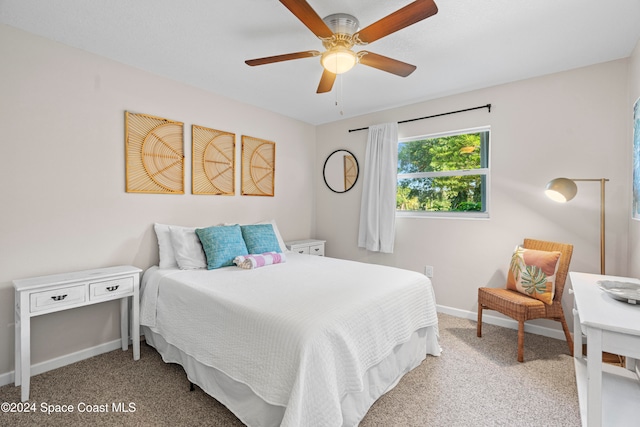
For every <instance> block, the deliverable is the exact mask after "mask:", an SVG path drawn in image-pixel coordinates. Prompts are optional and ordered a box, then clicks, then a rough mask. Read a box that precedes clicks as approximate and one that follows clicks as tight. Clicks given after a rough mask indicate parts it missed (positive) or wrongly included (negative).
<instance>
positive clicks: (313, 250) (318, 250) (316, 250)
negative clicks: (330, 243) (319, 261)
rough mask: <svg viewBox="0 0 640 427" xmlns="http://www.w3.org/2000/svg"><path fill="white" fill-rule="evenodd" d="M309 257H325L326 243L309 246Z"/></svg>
mask: <svg viewBox="0 0 640 427" xmlns="http://www.w3.org/2000/svg"><path fill="white" fill-rule="evenodd" d="M308 254H309V255H318V256H324V243H322V244H320V245H312V246H309V252H308Z"/></svg>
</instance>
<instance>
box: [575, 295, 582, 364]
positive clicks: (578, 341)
mask: <svg viewBox="0 0 640 427" xmlns="http://www.w3.org/2000/svg"><path fill="white" fill-rule="evenodd" d="M574 307H575V302H574ZM573 357H576V358H582V327H581V325H580V313H578V310H577V309H576V308H574V309H573Z"/></svg>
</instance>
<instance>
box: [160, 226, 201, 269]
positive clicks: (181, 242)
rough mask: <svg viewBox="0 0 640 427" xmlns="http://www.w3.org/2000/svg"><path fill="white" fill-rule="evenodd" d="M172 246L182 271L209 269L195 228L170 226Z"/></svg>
mask: <svg viewBox="0 0 640 427" xmlns="http://www.w3.org/2000/svg"><path fill="white" fill-rule="evenodd" d="M169 230H170V231H171V233H170V234H171V246H173V253H174V255H175V257H176V262H177V263H178V267H179V268H180V269H181V270H198V269H202V268H207V258H206V256H205V254H204V249H202V243H200V238H199V237H198V235H197V234H196V229H195V228H187V227H176V226H173V225H171V226H169Z"/></svg>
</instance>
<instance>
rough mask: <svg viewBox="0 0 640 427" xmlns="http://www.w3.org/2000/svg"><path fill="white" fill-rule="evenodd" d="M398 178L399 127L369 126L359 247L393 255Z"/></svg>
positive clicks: (394, 124) (386, 124) (392, 125)
mask: <svg viewBox="0 0 640 427" xmlns="http://www.w3.org/2000/svg"><path fill="white" fill-rule="evenodd" d="M397 176H398V124H397V123H384V124H380V125H375V126H370V127H369V137H368V139H367V150H366V154H365V161H364V181H363V182H364V184H363V190H362V201H361V204H360V229H359V232H358V246H359V247H361V248H366V249H368V250H370V251H374V252H385V253H393V241H394V238H395V228H396V185H397Z"/></svg>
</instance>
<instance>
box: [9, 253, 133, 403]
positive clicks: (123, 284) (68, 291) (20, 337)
mask: <svg viewBox="0 0 640 427" xmlns="http://www.w3.org/2000/svg"><path fill="white" fill-rule="evenodd" d="M141 271H142V270H140V269H139V268H136V267H131V266H127V265H124V266H118V267H108V268H98V269H95V270H86V271H77V272H73V273H65V274H54V275H51V276H41V277H34V278H30V279H20V280H14V281H13V286H14V288H15V296H16V311H15V322H16V325H15V333H16V335H15V372H14V375H15V384H16V387H17V386H22V389H21V399H22V401H23V402H24V401H26V400H29V380H30V378H31V318H32V317H35V316H40V315H43V314H48V313H53V312H56V311H62V310H69V309H72V308H76V307H82V306H85V305H90V304H97V303H101V302H105V301H111V300H115V299H120V338H121V340H122V350H126V349H127V347H128V345H129V339H128V334H127V331H128V326H129V321H128V320H129V309H128V299H129V297H131V298H132V304H131V305H132V307H131V311H132V313H133V314H132V319H131V337H132V341H133V359H134V360H138V359H140V319H139V317H140V316H139V313H140V305H139V302H138V301H139V297H138V295H139V289H140V272H141Z"/></svg>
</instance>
